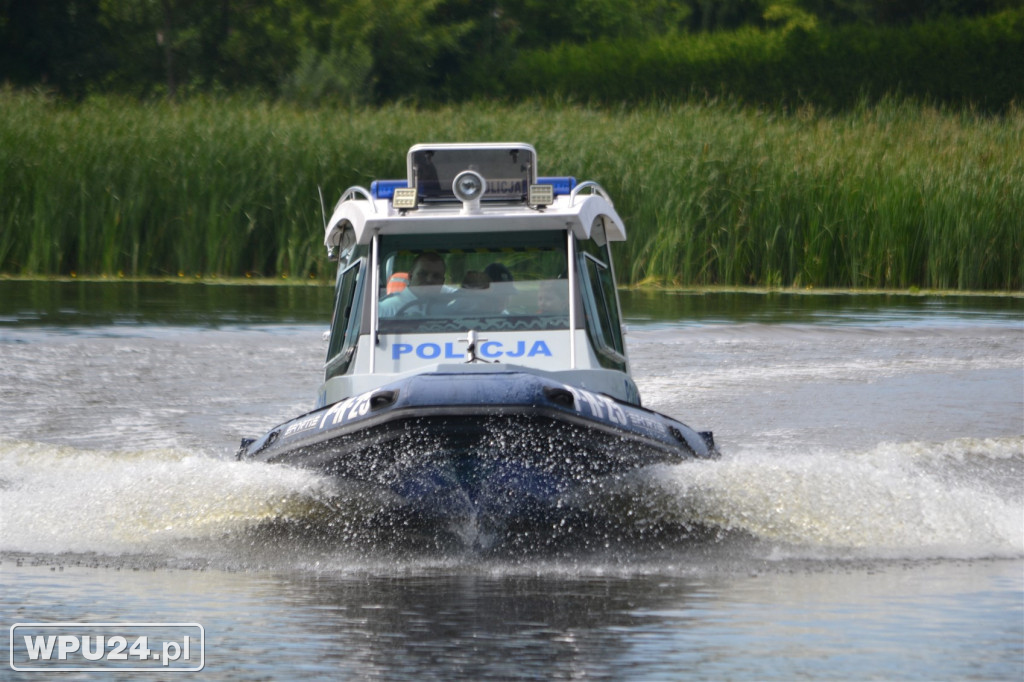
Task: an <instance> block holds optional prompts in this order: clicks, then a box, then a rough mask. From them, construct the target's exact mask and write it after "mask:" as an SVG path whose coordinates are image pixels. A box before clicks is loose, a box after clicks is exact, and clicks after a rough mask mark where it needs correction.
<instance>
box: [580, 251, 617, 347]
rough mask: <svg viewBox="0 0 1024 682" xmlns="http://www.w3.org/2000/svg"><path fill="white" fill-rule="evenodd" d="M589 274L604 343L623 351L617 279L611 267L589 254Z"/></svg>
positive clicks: (587, 258)
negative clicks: (615, 279) (616, 286)
mask: <svg viewBox="0 0 1024 682" xmlns="http://www.w3.org/2000/svg"><path fill="white" fill-rule="evenodd" d="M586 260H587V276H588V277H589V278H590V289H591V291H593V296H594V303H595V304H596V306H595V307H596V310H595V313H596V318H597V319H596V321H597V322H598V324H597V326H598V327H599V328H600V329H599V330H598V331H599V333H600V336H601V340H602V341H603V342H604V345H605V346H607V347H608V348H611V349H612V350H614V351H615V352H616V353H622V335H621V327H620V325H619V310H618V305H617V301H616V298H615V281H614V278H613V277H612V271H611V269H610V268H609V267H608V266H607V265H606V264H605V263H602V262H601V261H598V260H597V259H595V258H594V257H593V256H590V255H587V257H586Z"/></svg>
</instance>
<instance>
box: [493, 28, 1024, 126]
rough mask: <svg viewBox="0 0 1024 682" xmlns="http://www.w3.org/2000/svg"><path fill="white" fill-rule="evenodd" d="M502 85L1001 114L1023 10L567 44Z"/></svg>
mask: <svg viewBox="0 0 1024 682" xmlns="http://www.w3.org/2000/svg"><path fill="white" fill-rule="evenodd" d="M506 87H507V88H508V90H509V91H512V92H530V93H535V94H543V95H548V96H557V97H563V98H565V97H568V98H572V99H574V100H578V101H586V102H603V103H615V102H623V101H636V100H648V101H681V100H683V101H685V100H688V99H692V98H694V96H696V97H697V98H703V97H708V96H710V97H715V96H726V97H729V98H732V99H736V100H739V101H742V102H746V103H760V104H770V105H773V106H775V105H785V106H790V107H794V106H799V105H801V104H806V103H813V104H815V105H817V106H822V107H826V108H830V109H834V110H839V109H844V108H848V107H851V106H854V105H856V104H857V103H859V102H861V101H862V100H864V99H865V98H867V100H868V101H879V100H880V99H881V98H882V97H884V96H886V95H889V94H896V93H898V94H901V95H903V96H913V97H918V98H922V99H926V100H928V101H935V102H946V103H950V104H953V105H957V106H961V105H971V106H976V107H980V108H982V109H986V110H992V111H998V110H1002V109H1005V107H1007V106H1009V105H1010V103H1011V102H1014V101H1020V100H1021V98H1022V96H1024V10H1017V11H1011V12H1004V13H1001V14H997V15H992V16H988V17H984V18H980V19H972V20H953V19H941V20H937V21H934V22H930V23H926V24H915V25H912V26H910V27H906V28H885V27H871V26H866V25H849V26H844V27H840V28H820V27H819V28H816V29H806V28H803V27H799V26H795V27H790V28H788V29H777V30H772V31H762V30H759V29H752V28H748V29H743V30H740V31H736V32H731V33H717V34H674V35H667V36H662V37H658V38H653V39H648V40H641V41H633V40H623V41H618V42H612V41H608V42H604V43H601V44H596V45H585V46H580V45H570V44H562V45H559V46H557V47H553V48H550V49H546V50H538V51H533V52H528V53H524V54H522V55H520V57H519V59H518V60H517V61H516V62H515V63H514V64H513V67H512V69H511V71H510V73H509V74H508V78H507V83H506Z"/></svg>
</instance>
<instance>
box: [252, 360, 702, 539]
mask: <svg viewBox="0 0 1024 682" xmlns="http://www.w3.org/2000/svg"><path fill="white" fill-rule="evenodd" d="M716 456H717V451H716V449H715V447H714V444H713V441H712V438H711V436H710V434H708V433H698V432H696V431H694V430H692V429H690V427H688V426H686V425H685V424H683V423H681V422H678V421H676V420H673V419H670V418H669V417H666V416H664V415H661V414H659V413H657V412H653V411H651V410H646V409H644V408H642V407H639V406H636V405H629V404H626V403H622V402H620V401H617V400H614V399H613V398H610V397H608V396H604V395H599V394H594V393H591V392H589V391H586V390H584V389H580V388H577V387H572V386H569V385H566V384H562V383H560V382H558V381H555V380H552V379H550V378H548V377H542V376H538V375H535V374H531V373H525V372H514V371H506V372H496V373H492V374H457V373H451V374H448V373H433V374H421V375H416V376H413V377H409V378H406V379H404V380H402V381H399V382H396V383H394V384H390V385H387V386H384V387H382V388H380V389H377V390H375V391H371V392H369V393H367V394H364V395H361V396H356V397H353V398H350V399H347V400H345V401H342V402H340V403H336V404H334V405H329V406H327V407H324V408H322V409H320V410H316V411H314V412H311V413H309V414H307V415H303V416H302V417H299V418H297V419H294V420H292V421H290V422H286V423H285V424H282V425H280V426H278V427H277V428H275V429H273V430H272V431H270V432H269V433H268V434H267V435H265V436H264V437H263V438H261V439H260V440H257V441H248V442H244V443H243V447H242V448H241V449H240V450H239V458H240V459H253V460H257V461H263V462H268V463H281V464H288V465H291V466H296V467H300V468H305V469H310V470H314V471H317V472H320V473H322V474H325V475H328V476H333V477H337V478H339V479H343V480H346V481H356V482H362V483H365V484H366V485H369V486H373V487H376V488H378V489H380V488H382V489H384V490H386V491H387V493H388V494H389V495H390V497H391V499H393V500H395V504H396V506H398V507H403V508H405V509H406V510H408V511H412V512H413V513H414V514H415V515H416V516H418V517H419V518H421V519H424V520H444V519H455V518H465V517H467V516H476V517H485V518H487V519H490V520H491V522H493V523H497V524H498V525H508V524H510V523H517V522H523V521H528V520H530V519H537V518H544V517H546V515H547V514H548V512H550V510H552V509H553V508H556V507H559V506H560V505H562V504H563V503H564V501H565V499H566V497H567V495H569V494H570V493H573V492H577V491H579V490H581V489H583V490H585V489H588V488H591V487H593V486H595V485H597V484H599V483H600V482H601V481H602V480H603V479H606V478H608V477H610V476H611V477H614V476H619V475H622V474H625V473H628V472H630V471H634V470H636V469H639V468H642V467H645V466H650V465H653V464H677V463H681V462H685V461H688V460H694V459H710V458H714V457H716Z"/></svg>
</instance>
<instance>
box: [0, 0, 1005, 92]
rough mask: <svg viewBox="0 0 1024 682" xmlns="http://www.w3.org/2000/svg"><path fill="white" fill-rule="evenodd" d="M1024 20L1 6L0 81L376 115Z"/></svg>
mask: <svg viewBox="0 0 1024 682" xmlns="http://www.w3.org/2000/svg"><path fill="white" fill-rule="evenodd" d="M1022 6H1024V0H636V1H635V2H628V3H627V2H621V0H560V1H559V2H549V1H547V0H0V80H2V81H4V82H7V83H10V84H13V85H16V86H43V87H46V88H49V89H52V90H55V91H56V92H58V93H60V94H63V95H67V96H71V97H82V96H85V95H88V94H90V93H97V92H116V93H123V94H129V95H133V96H140V97H150V96H166V97H170V98H175V97H179V96H181V95H182V94H189V93H194V92H222V91H232V92H236V91H245V92H250V93H257V94H259V95H261V96H272V97H283V98H286V99H291V100H295V101H299V102H303V103H308V104H327V103H342V104H353V103H371V104H374V103H381V102H384V101H393V100H412V101H426V102H429V101H440V100H449V99H452V98H456V99H462V98H472V97H476V96H479V95H481V94H485V95H512V96H515V95H520V94H532V93H523V92H519V91H516V88H517V87H519V86H516V85H515V84H510V82H509V81H508V79H507V76H508V74H509V73H510V71H511V70H512V68H513V66H514V65H515V64H516V63H517V61H519V60H520V58H521V56H522V55H523V54H525V53H531V54H535V53H537V52H538V51H550V50H555V49H564V48H565V47H566V46H574V47H575V48H581V47H582V48H584V52H583V54H586V50H587V49H589V48H590V47H593V48H594V49H595V50H601V51H603V52H602V54H603V55H604V57H605V58H607V57H608V56H609V54H610V53H609V50H611V51H612V53H614V52H615V51H616V50H619V51H623V54H624V55H625V54H628V51H631V50H634V49H635V48H636V46H637V45H652V44H653V45H658V44H661V45H666V44H679V43H687V42H691V41H694V40H696V39H697V38H698V37H699V36H700V35H702V34H708V33H714V34H720V33H723V34H724V33H726V32H732V31H735V30H736V29H742V28H746V29H751V30H752V29H757V30H759V31H760V30H763V31H766V32H772V31H776V32H777V31H785V30H789V29H793V28H798V29H800V30H802V31H805V32H806V31H830V30H833V29H835V28H837V27H848V26H861V27H865V28H866V27H905V26H910V25H912V24H915V23H920V22H926V21H933V20H936V19H940V18H946V19H949V18H953V19H954V20H963V19H967V18H970V17H977V16H984V15H990V14H993V13H996V12H1000V11H1004V10H1018V11H1020V9H1021V8H1022ZM890 35H895V34H890ZM659 40H660V41H661V43H657V42H653V43H652V41H659ZM574 54H577V53H574ZM534 59H535V57H534ZM854 66H856V65H854ZM863 68H867V69H870V68H872V66H871V65H870V64H868V65H865V66H864V67H863ZM518 82H520V83H521V82H522V81H521V79H520V81H518ZM510 88H511V90H510ZM679 94H680V95H681V96H682V95H685V94H686V93H679Z"/></svg>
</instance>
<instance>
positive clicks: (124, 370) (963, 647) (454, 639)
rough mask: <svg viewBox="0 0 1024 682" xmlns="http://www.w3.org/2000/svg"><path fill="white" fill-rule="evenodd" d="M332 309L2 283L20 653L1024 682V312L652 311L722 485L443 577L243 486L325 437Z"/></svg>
mask: <svg viewBox="0 0 1024 682" xmlns="http://www.w3.org/2000/svg"><path fill="white" fill-rule="evenodd" d="M330 295H331V292H330V289H329V287H268V286H260V287H244V286H213V285H204V284H139V283H109V284H95V283H82V282H71V283H60V284H56V283H20V282H0V411H2V415H3V419H2V420H0V462H2V463H3V467H2V469H0V520H2V525H0V562H2V563H0V575H2V578H3V579H2V581H0V583H2V585H0V608H2V611H3V613H4V614H5V618H4V624H5V625H6V626H7V627H9V626H10V625H11V624H13V623H15V622H26V621H93V622H102V621H119V622H128V621H138V620H146V621H150V620H159V621H186V622H199V623H201V624H203V625H204V626H205V627H206V630H207V667H206V670H205V671H204V673H203V676H204V677H206V678H209V679H225V680H226V679H303V678H308V679H316V678H324V679H326V678H330V679H345V678H365V677H371V676H377V677H382V678H385V679H444V680H450V679H481V678H502V679H505V678H509V677H521V678H538V679H563V678H576V677H588V678H598V679H625V678H631V679H716V680H717V679H779V680H783V679H784V680H789V679H794V678H813V679H879V678H881V679H914V680H932V679H968V678H969V679H999V680H1004V679H1021V678H1022V677H1024V575H1022V574H1024V301H1022V299H1020V298H1013V297H992V298H987V297H959V296H949V297H946V296H943V297H926V296H882V295H873V296H851V295H846V294H843V295H839V294H836V295H813V296H809V295H792V294H770V295H762V294H733V293H729V294H669V293H636V292H626V293H624V294H623V302H624V306H625V308H626V323H627V327H628V335H627V342H628V346H629V351H630V355H631V359H632V362H633V368H634V372H635V375H636V379H637V383H638V384H639V386H640V389H641V393H642V395H643V397H644V401H645V404H646V405H647V406H648V407H651V408H653V409H656V410H659V411H663V412H666V413H668V414H670V415H672V416H675V417H678V418H680V419H683V420H684V421H686V422H688V423H690V424H691V425H693V426H695V427H697V428H709V429H713V430H714V431H715V434H716V440H717V441H718V442H719V444H720V446H721V448H722V450H723V457H722V459H721V460H720V461H717V462H696V463H690V464H686V465H681V466H678V467H653V468H651V469H649V470H646V471H644V472H641V473H640V474H637V475H634V476H629V477H625V478H623V479H621V480H619V481H617V482H615V483H614V484H610V485H608V486H606V487H605V488H604V489H602V490H599V491H596V492H595V494H594V500H593V504H595V505H600V507H601V508H603V509H607V510H608V513H609V514H613V515H617V516H619V517H620V518H621V519H623V520H625V521H626V523H624V524H623V525H624V526H625V528H626V531H625V532H617V533H615V534H609V533H606V532H604V531H603V530H600V529H593V530H592V531H589V532H588V531H587V530H586V529H583V530H581V531H580V532H579V533H576V534H575V535H574V536H573V537H572V538H570V539H569V541H562V542H557V543H553V544H546V543H544V542H543V541H541V542H538V543H535V544H532V545H530V544H527V545H526V546H525V547H517V548H511V549H497V550H494V551H480V550H479V549H474V548H473V547H471V546H467V547H465V548H447V549H445V550H435V551H431V550H429V549H422V548H420V549H416V550H410V549H408V548H406V547H403V546H402V544H401V542H400V539H401V529H389V528H384V529H367V528H365V527H363V526H362V525H361V524H360V523H359V521H360V518H364V516H363V515H365V514H367V509H366V508H365V507H364V506H360V505H359V504H356V503H355V500H356V498H354V497H351V496H348V497H346V495H345V494H344V492H343V491H342V492H339V491H338V490H337V488H336V487H335V486H334V485H333V484H332V483H331V482H330V481H325V480H322V479H320V478H318V477H316V476H314V475H311V474H308V473H305V472H299V471H293V470H289V469H286V468H283V467H274V466H266V465H257V464H255V463H252V462H247V463H239V462H235V461H234V459H233V452H234V449H235V448H236V447H237V444H238V440H239V438H240V437H242V436H255V435H258V434H260V433H262V432H264V431H266V430H267V429H269V428H270V427H272V426H273V425H275V424H277V423H279V422H280V421H283V420H284V419H286V418H289V417H292V416H294V415H296V414H299V413H300V412H303V411H306V410H308V409H309V408H310V407H311V406H312V403H313V397H314V392H315V389H316V386H317V384H318V382H319V379H320V372H321V367H320V365H321V362H322V358H323V354H324V352H325V350H326V348H325V346H324V343H323V341H322V338H321V336H322V332H323V330H324V329H325V326H326V320H327V319H328V317H329V314H330V312H329V311H330ZM688 528H689V529H692V532H687V531H686V529H688ZM389 537H390V538H396V537H397V538H399V541H398V542H395V541H390V542H389V541H388V538H389ZM5 639H6V638H5ZM7 644H8V643H7V642H6V641H5V642H4V645H5V646H7ZM4 659H5V660H6V659H7V656H6V655H5V656H4ZM122 676H124V677H125V678H126V679H127V678H128V675H127V674H122ZM24 677H26V678H27V679H31V674H30V673H26V674H25V675H24ZM80 677H83V678H86V677H88V676H86V675H84V674H83V675H80ZM72 678H73V676H72Z"/></svg>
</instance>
